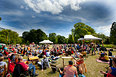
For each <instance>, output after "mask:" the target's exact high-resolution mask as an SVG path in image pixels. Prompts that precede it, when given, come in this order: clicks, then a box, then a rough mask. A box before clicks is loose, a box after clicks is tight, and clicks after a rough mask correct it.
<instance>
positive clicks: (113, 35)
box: [110, 22, 116, 44]
mask: <svg viewBox="0 0 116 77" xmlns="http://www.w3.org/2000/svg"><path fill="white" fill-rule="evenodd" d="M110 42H111V43H113V44H116V22H114V23H113V24H112V27H111V31H110Z"/></svg>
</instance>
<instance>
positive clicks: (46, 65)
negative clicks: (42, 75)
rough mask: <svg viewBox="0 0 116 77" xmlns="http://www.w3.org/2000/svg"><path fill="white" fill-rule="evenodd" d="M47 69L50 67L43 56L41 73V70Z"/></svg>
mask: <svg viewBox="0 0 116 77" xmlns="http://www.w3.org/2000/svg"><path fill="white" fill-rule="evenodd" d="M47 67H50V66H49V61H48V59H47V58H46V55H44V56H43V59H42V60H41V68H42V71H43V69H46V68H47Z"/></svg>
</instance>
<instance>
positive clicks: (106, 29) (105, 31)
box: [95, 25, 111, 36]
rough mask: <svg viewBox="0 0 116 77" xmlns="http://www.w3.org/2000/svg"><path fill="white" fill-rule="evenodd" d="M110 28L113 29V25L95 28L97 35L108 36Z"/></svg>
mask: <svg viewBox="0 0 116 77" xmlns="http://www.w3.org/2000/svg"><path fill="white" fill-rule="evenodd" d="M110 28H111V25H108V26H99V27H95V30H96V32H97V33H103V34H105V35H106V36H110Z"/></svg>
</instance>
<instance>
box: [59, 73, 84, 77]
mask: <svg viewBox="0 0 116 77" xmlns="http://www.w3.org/2000/svg"><path fill="white" fill-rule="evenodd" d="M59 77H62V75H61V74H59ZM74 77H76V76H75V75H74ZM78 77H86V76H85V75H83V74H82V75H81V74H79V75H78Z"/></svg>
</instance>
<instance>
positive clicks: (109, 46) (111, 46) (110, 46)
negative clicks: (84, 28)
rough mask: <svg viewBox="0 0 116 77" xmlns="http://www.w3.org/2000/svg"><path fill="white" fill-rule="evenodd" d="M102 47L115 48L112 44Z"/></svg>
mask: <svg viewBox="0 0 116 77" xmlns="http://www.w3.org/2000/svg"><path fill="white" fill-rule="evenodd" d="M104 47H106V48H115V47H116V45H113V44H104Z"/></svg>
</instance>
